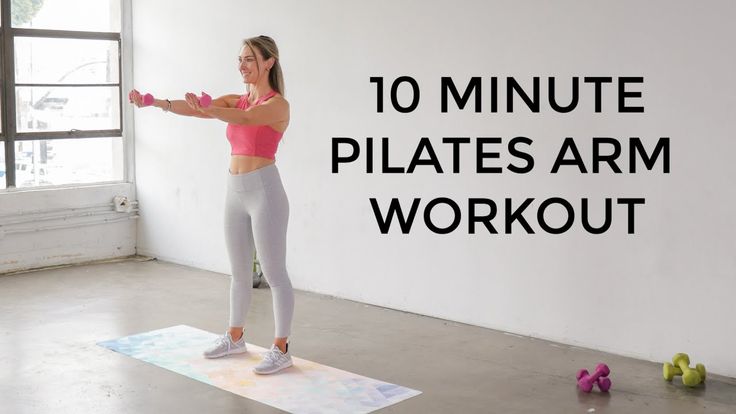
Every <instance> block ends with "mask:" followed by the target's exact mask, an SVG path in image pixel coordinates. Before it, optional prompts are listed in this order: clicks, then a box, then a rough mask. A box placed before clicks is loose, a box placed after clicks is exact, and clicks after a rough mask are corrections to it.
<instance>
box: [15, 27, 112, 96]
mask: <svg viewBox="0 0 736 414" xmlns="http://www.w3.org/2000/svg"><path fill="white" fill-rule="evenodd" d="M119 72H120V68H119V66H118V42H117V41H114V40H87V39H48V38H38V37H17V38H15V81H16V82H17V83H62V84H67V85H68V84H80V83H118V81H119V80H120V75H119Z"/></svg>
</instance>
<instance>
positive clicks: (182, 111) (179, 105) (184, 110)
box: [128, 89, 212, 118]
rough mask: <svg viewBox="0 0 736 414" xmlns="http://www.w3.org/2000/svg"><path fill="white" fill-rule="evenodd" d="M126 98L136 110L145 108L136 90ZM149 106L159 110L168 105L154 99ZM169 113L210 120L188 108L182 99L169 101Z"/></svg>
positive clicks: (141, 97)
mask: <svg viewBox="0 0 736 414" xmlns="http://www.w3.org/2000/svg"><path fill="white" fill-rule="evenodd" d="M128 97H129V99H130V103H132V104H134V105H135V106H137V107H138V108H141V107H145V105H143V96H142V95H141V94H140V92H138V91H137V90H135V89H133V90H132V91H130V94H128ZM151 106H155V107H156V108H161V109H168V107H169V103H168V102H167V101H166V99H154V100H153V103H152V104H151ZM169 112H173V113H175V114H177V115H183V116H196V117H197V118H212V117H211V116H209V115H205V114H203V113H201V112H198V111H197V110H195V109H193V108H192V107H191V106H189V104H188V103H187V101H185V100H183V99H176V100H171V109H169Z"/></svg>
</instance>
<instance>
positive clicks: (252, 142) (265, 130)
mask: <svg viewBox="0 0 736 414" xmlns="http://www.w3.org/2000/svg"><path fill="white" fill-rule="evenodd" d="M274 95H276V91H271V92H269V93H268V94H266V96H264V97H262V98H260V99H258V101H256V103H254V104H253V105H254V106H255V105H258V104H259V103H261V102H263V101H265V100H267V99H269V98H271V97H272V96H274ZM248 96H250V92H248V94H246V95H243V96H241V97H240V100H238V105H237V107H238V108H239V109H243V110H246V109H248ZM226 135H227V140H228V141H230V146H231V147H232V150H231V151H230V155H255V156H258V157H264V158H270V159H272V160H275V159H276V149H277V148H278V146H279V141H280V140H281V137H282V136H283V135H284V134H283V132H279V131H276V130H275V129H273V128H271V127H270V126H268V125H240V124H231V123H228V124H227V131H226Z"/></svg>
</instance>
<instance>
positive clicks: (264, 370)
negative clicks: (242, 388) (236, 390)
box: [253, 343, 294, 375]
mask: <svg viewBox="0 0 736 414" xmlns="http://www.w3.org/2000/svg"><path fill="white" fill-rule="evenodd" d="M292 365H294V364H293V363H292V361H291V354H289V344H288V343H287V344H286V352H285V353H284V352H281V350H280V349H279V347H277V346H276V345H271V349H269V350H268V351H267V352H265V353H264V354H263V361H261V362H260V363H259V364H258V365H256V366H255V367H253V372H255V373H256V374H264V375H265V374H273V373H275V372H278V371H281V370H282V369H284V368H289V367H290V366H292Z"/></svg>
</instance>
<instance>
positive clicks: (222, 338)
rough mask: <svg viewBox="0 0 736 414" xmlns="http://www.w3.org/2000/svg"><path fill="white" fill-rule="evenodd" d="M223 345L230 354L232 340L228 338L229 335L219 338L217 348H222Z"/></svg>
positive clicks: (216, 342)
mask: <svg viewBox="0 0 736 414" xmlns="http://www.w3.org/2000/svg"><path fill="white" fill-rule="evenodd" d="M223 343H225V344H226V345H227V350H228V352H230V338H228V337H227V334H225V335H223V336H221V337H219V338H217V340H216V341H215V344H216V345H217V346H220V345H222V344H223Z"/></svg>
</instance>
